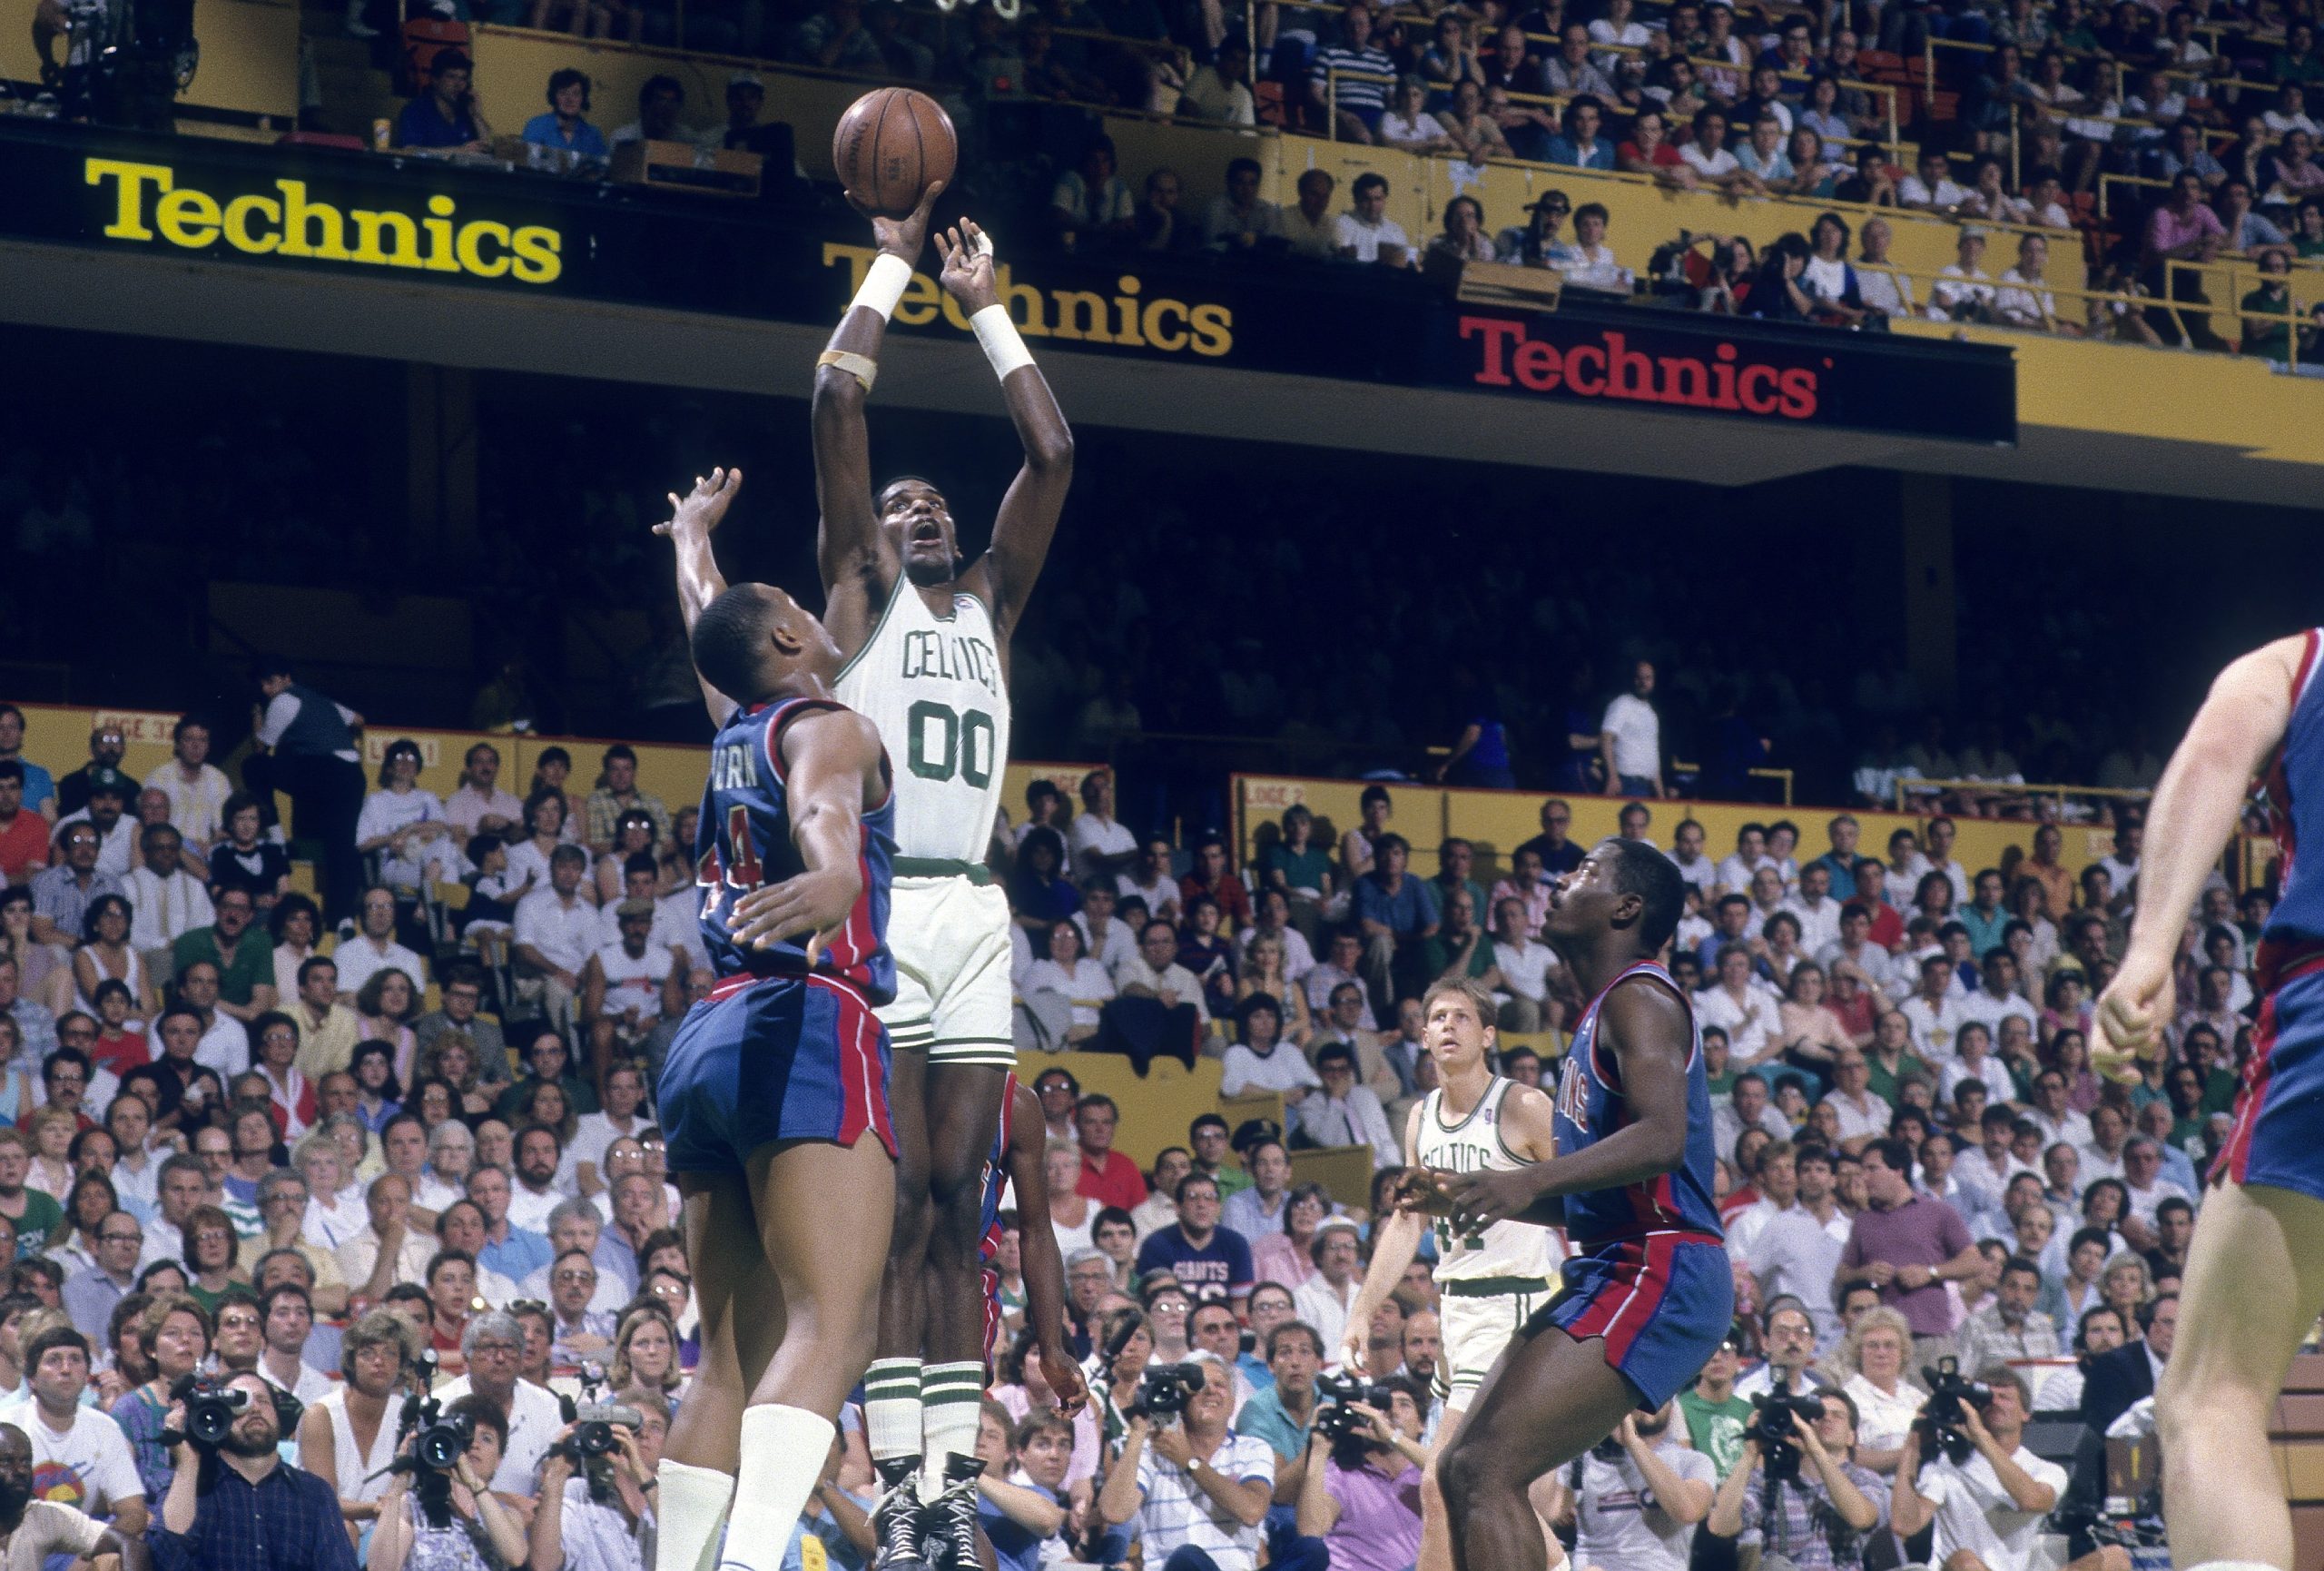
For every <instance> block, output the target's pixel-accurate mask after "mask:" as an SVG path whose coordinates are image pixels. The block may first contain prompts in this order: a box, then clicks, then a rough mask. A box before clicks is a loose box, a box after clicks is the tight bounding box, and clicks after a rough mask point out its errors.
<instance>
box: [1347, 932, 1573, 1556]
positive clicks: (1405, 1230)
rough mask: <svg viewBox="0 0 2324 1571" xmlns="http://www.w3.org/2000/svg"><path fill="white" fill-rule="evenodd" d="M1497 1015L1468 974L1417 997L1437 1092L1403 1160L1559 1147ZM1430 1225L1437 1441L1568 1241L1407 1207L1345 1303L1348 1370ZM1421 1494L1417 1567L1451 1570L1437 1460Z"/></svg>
mask: <svg viewBox="0 0 2324 1571" xmlns="http://www.w3.org/2000/svg"><path fill="white" fill-rule="evenodd" d="M1494 1013H1495V1010H1494V1007H1493V1000H1492V994H1491V993H1487V992H1486V991H1485V990H1484V989H1483V988H1482V987H1481V986H1479V985H1478V984H1477V983H1474V982H1472V981H1469V980H1467V979H1465V978H1463V979H1460V980H1455V981H1444V982H1440V983H1437V984H1436V985H1435V986H1433V987H1432V988H1430V989H1429V990H1428V993H1427V994H1426V996H1424V997H1423V999H1422V1000H1421V1020H1422V1025H1421V1045H1422V1047H1423V1049H1425V1050H1426V1052H1427V1053H1428V1055H1429V1057H1431V1058H1432V1059H1434V1060H1435V1061H1436V1072H1437V1082H1438V1089H1436V1090H1435V1091H1432V1092H1429V1093H1428V1095H1427V1096H1425V1097H1423V1099H1422V1100H1421V1101H1420V1102H1418V1103H1417V1104H1415V1105H1414V1106H1413V1110H1412V1112H1410V1113H1408V1114H1407V1115H1405V1119H1404V1160H1405V1161H1406V1163H1407V1164H1408V1165H1409V1166H1411V1167H1412V1168H1413V1170H1415V1171H1421V1172H1425V1171H1428V1170H1430V1169H1435V1170H1437V1171H1443V1172H1474V1171H1514V1170H1516V1169H1519V1168H1522V1167H1530V1166H1531V1165H1532V1164H1533V1163H1535V1162H1539V1161H1548V1160H1549V1159H1550V1157H1551V1155H1552V1154H1553V1152H1554V1151H1555V1149H1556V1143H1555V1132H1554V1130H1553V1128H1552V1124H1553V1116H1554V1113H1555V1106H1554V1103H1553V1102H1551V1098H1550V1095H1549V1093H1548V1092H1544V1091H1541V1090H1539V1089H1538V1088H1536V1087H1533V1086H1530V1085H1522V1084H1520V1083H1519V1082H1516V1081H1513V1080H1511V1079H1509V1078H1507V1077H1506V1076H1504V1075H1498V1074H1495V1073H1494V1072H1492V1068H1491V1066H1490V1064H1489V1062H1488V1055H1489V1054H1490V1052H1492V1047H1493V1044H1494V1040H1495V1033H1494V1029H1493V1024H1492V1021H1493V1016H1494ZM1432 1227H1433V1229H1434V1230H1435V1232H1436V1266H1435V1272H1434V1274H1435V1277H1436V1284H1437V1288H1438V1290H1439V1291H1440V1292H1441V1294H1442V1295H1443V1303H1442V1305H1441V1307H1440V1309H1439V1311H1438V1318H1439V1320H1440V1321H1441V1323H1442V1326H1443V1337H1444V1351H1443V1359H1442V1361H1441V1362H1440V1364H1439V1365H1438V1368H1439V1370H1440V1374H1439V1376H1438V1379H1439V1381H1440V1384H1441V1385H1442V1387H1443V1396H1444V1419H1443V1424H1442V1425H1441V1426H1440V1427H1439V1428H1438V1432H1437V1435H1436V1444H1437V1446H1438V1447H1443V1445H1444V1444H1445V1443H1446V1442H1447V1441H1449V1440H1450V1439H1451V1438H1452V1436H1453V1434H1454V1433H1455V1431H1457V1430H1458V1429H1459V1428H1460V1425H1461V1415H1462V1413H1463V1412H1465V1411H1466V1410H1467V1408H1468V1407H1469V1404H1470V1403H1471V1402H1472V1400H1473V1399H1474V1398H1475V1397H1476V1394H1477V1388H1478V1387H1479V1386H1480V1385H1481V1384H1482V1382H1483V1380H1484V1378H1485V1374H1486V1371H1488V1370H1490V1369H1491V1368H1492V1366H1493V1363H1494V1361H1495V1360H1496V1359H1499V1358H1500V1357H1501V1352H1502V1349H1503V1348H1505V1347H1507V1346H1508V1345H1509V1339H1510V1338H1512V1336H1514V1335H1516V1333H1517V1329H1518V1328H1519V1327H1521V1326H1522V1325H1523V1324H1524V1323H1525V1321H1526V1319H1527V1318H1528V1317H1530V1316H1531V1314H1532V1313H1533V1311H1534V1310H1535V1309H1539V1308H1541V1306H1542V1305H1543V1304H1545V1303H1547V1302H1548V1301H1549V1299H1550V1295H1551V1292H1552V1291H1554V1289H1555V1286H1556V1281H1557V1273H1558V1265H1559V1263H1560V1262H1561V1260H1564V1258H1565V1247H1564V1245H1563V1244H1562V1242H1561V1241H1560V1240H1559V1238H1558V1235H1557V1234H1556V1233H1554V1232H1552V1231H1551V1230H1549V1229H1548V1228H1542V1227H1536V1226H1533V1225H1532V1224H1531V1223H1528V1222H1520V1221H1499V1222H1493V1223H1491V1224H1489V1225H1488V1226H1486V1227H1484V1228H1483V1229H1482V1230H1477V1231H1474V1232H1468V1233H1463V1232H1460V1231H1458V1230H1455V1229H1454V1227H1453V1224H1452V1221H1451V1220H1449V1219H1447V1218H1443V1217H1437V1218H1431V1217H1428V1216H1425V1215H1423V1213H1422V1212H1421V1211H1420V1210H1410V1209H1399V1210H1397V1211H1396V1212H1395V1214H1394V1215H1393V1216H1391V1217H1390V1218H1389V1219H1388V1220H1387V1222H1386V1224H1385V1225H1384V1227H1383V1228H1382V1229H1381V1230H1380V1235H1379V1237H1378V1239H1377V1240H1375V1242H1374V1246H1373V1250H1372V1267H1371V1269H1370V1270H1368V1271H1366V1272H1365V1273H1364V1286H1363V1288H1362V1289H1360V1290H1359V1291H1358V1292H1357V1294H1356V1296H1355V1303H1354V1306H1353V1307H1352V1308H1350V1309H1349V1310H1348V1317H1347V1339H1346V1344H1345V1346H1344V1347H1343V1348H1342V1349H1341V1357H1342V1358H1343V1359H1345V1360H1346V1361H1347V1363H1348V1364H1349V1365H1350V1366H1351V1367H1361V1366H1362V1364H1363V1361H1364V1344H1365V1342H1366V1340H1367V1339H1369V1337H1370V1334H1371V1328H1372V1316H1373V1313H1374V1311H1375V1310H1376V1309H1379V1307H1380V1306H1381V1304H1382V1303H1383V1302H1384V1301H1385V1300H1386V1299H1387V1297H1388V1295H1389V1294H1390V1293H1391V1292H1393V1290H1394V1289H1395V1287H1396V1284H1397V1283H1399V1282H1401V1281H1403V1277H1404V1271H1405V1270H1406V1269H1407V1268H1408V1267H1410V1266H1411V1264H1412V1263H1413V1259H1414V1258H1415V1257H1416V1256H1417V1255H1418V1254H1419V1252H1420V1244H1421V1236H1422V1234H1423V1232H1424V1231H1426V1230H1429V1229H1430V1228H1432ZM1421 1490H1422V1493H1421V1502H1422V1512H1421V1549H1420V1566H1421V1571H1448V1568H1449V1567H1450V1566H1452V1542H1451V1540H1450V1538H1449V1537H1448V1536H1447V1535H1446V1533H1445V1527H1444V1497H1443V1494H1442V1493H1441V1492H1440V1491H1439V1490H1438V1488H1437V1486H1436V1469H1435V1467H1434V1464H1433V1462H1432V1464H1431V1465H1430V1467H1429V1469H1428V1471H1427V1472H1426V1474H1425V1475H1424V1476H1423V1480H1422V1485H1421ZM1544 1493H1545V1494H1546V1490H1545V1491H1544Z"/></svg>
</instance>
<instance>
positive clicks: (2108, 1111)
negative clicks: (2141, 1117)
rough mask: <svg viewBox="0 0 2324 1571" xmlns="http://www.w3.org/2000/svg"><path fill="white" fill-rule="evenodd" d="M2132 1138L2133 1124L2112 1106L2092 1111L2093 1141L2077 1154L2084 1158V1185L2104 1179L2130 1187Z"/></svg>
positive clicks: (2103, 1104) (2109, 1103)
mask: <svg viewBox="0 0 2324 1571" xmlns="http://www.w3.org/2000/svg"><path fill="white" fill-rule="evenodd" d="M2130 1138H2131V1125H2130V1121H2129V1120H2127V1119H2125V1118H2124V1117H2123V1116H2122V1111H2121V1110H2120V1109H2118V1108H2116V1107H2115V1106H2114V1105H2113V1104H2112V1103H2111V1102H2100V1103H2099V1104H2098V1105H2097V1106H2096V1107H2093V1108H2092V1109H2091V1110H2090V1139H2089V1140H2088V1141H2085V1142H2084V1143H2083V1147H2082V1150H2081V1151H2079V1152H2078V1153H2076V1154H2078V1155H2079V1156H2080V1157H2081V1158H2082V1181H2083V1184H2084V1185H2085V1186H2087V1185H2090V1184H2093V1183H2096V1182H2097V1181H2099V1180H2100V1179H2102V1178H2111V1179H2123V1181H2124V1182H2125V1183H2126V1184H2127V1182H2128V1179H2127V1178H2126V1177H2125V1174H2126V1171H2127V1169H2128V1166H2129V1146H2130ZM2157 1203H2158V1204H2159V1203H2161V1202H2160V1201H2158V1202H2157Z"/></svg>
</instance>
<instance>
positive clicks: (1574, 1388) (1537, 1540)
mask: <svg viewBox="0 0 2324 1571" xmlns="http://www.w3.org/2000/svg"><path fill="white" fill-rule="evenodd" d="M1638 1401H1639V1398H1638V1392H1637V1391H1636V1390H1635V1389H1633V1388H1631V1386H1630V1381H1628V1380H1627V1379H1625V1378H1623V1377H1622V1376H1621V1375H1620V1373H1618V1372H1617V1371H1616V1370H1615V1369H1614V1368H1613V1367H1612V1366H1611V1365H1610V1364H1608V1363H1607V1362H1606V1356H1605V1352H1604V1350H1603V1348H1602V1346H1601V1345H1600V1339H1598V1338H1595V1337H1592V1338H1590V1339H1589V1340H1587V1341H1580V1342H1577V1341H1575V1340H1574V1339H1572V1338H1571V1337H1570V1336H1568V1335H1567V1334H1566V1333H1565V1332H1564V1331H1562V1330H1561V1329H1558V1328H1557V1327H1556V1326H1543V1327H1542V1328H1541V1329H1540V1330H1539V1331H1537V1332H1535V1333H1534V1334H1533V1335H1531V1336H1530V1337H1523V1338H1521V1339H1518V1340H1516V1341H1513V1342H1512V1343H1511V1344H1510V1347H1509V1351H1508V1352H1507V1353H1505V1354H1503V1355H1502V1359H1501V1362H1500V1363H1498V1364H1496V1365H1495V1366H1494V1367H1493V1371H1492V1374H1491V1375H1489V1376H1487V1377H1486V1378H1485V1383H1484V1386H1483V1388H1482V1389H1481V1390H1480V1391H1479V1392H1478V1393H1477V1399H1476V1401H1475V1402H1474V1403H1473V1404H1472V1406H1471V1407H1470V1408H1469V1411H1468V1415H1467V1418H1466V1419H1465V1420H1464V1421H1463V1422H1462V1426H1461V1433H1460V1435H1459V1436H1458V1438H1455V1440H1454V1441H1453V1443H1452V1446H1451V1447H1449V1448H1447V1449H1446V1450H1444V1451H1443V1452H1441V1453H1439V1455H1438V1457H1437V1477H1438V1481H1439V1484H1440V1486H1441V1487H1443V1491H1444V1501H1445V1505H1446V1507H1447V1517H1448V1519H1449V1521H1450V1522H1451V1523H1452V1562H1453V1564H1454V1565H1455V1566H1458V1567H1460V1571H1546V1568H1547V1567H1548V1566H1549V1563H1550V1561H1549V1551H1548V1548H1547V1547H1546V1546H1544V1544H1543V1543H1542V1540H1541V1518H1540V1517H1538V1516H1536V1515H1535V1514H1534V1509H1533V1503H1532V1500H1531V1497H1530V1495H1529V1487H1530V1486H1531V1484H1532V1482H1533V1480H1535V1479H1536V1478H1539V1477H1541V1475H1542V1474H1544V1473H1547V1472H1548V1471H1550V1469H1551V1468H1552V1467H1561V1466H1563V1465H1564V1464H1565V1463H1567V1462H1571V1460H1573V1458H1575V1457H1579V1456H1581V1454H1582V1453H1583V1452H1584V1451H1587V1450H1588V1449H1590V1447H1592V1446H1594V1445H1596V1444H1597V1443H1598V1442H1599V1441H1600V1440H1602V1439H1604V1438H1606V1437H1607V1436H1608V1435H1610V1434H1612V1433H1613V1431H1614V1426H1615V1425H1617V1424H1619V1423H1620V1422H1621V1421H1622V1416H1623V1415H1624V1414H1625V1413H1628V1412H1630V1410H1631V1409H1633V1408H1636V1407H1637V1406H1638Z"/></svg>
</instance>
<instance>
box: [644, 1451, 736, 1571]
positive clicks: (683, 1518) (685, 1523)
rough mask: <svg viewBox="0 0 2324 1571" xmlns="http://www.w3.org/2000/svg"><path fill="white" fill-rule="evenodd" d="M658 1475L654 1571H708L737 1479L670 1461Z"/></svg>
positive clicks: (665, 1460) (667, 1460)
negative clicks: (658, 1525)
mask: <svg viewBox="0 0 2324 1571" xmlns="http://www.w3.org/2000/svg"><path fill="white" fill-rule="evenodd" d="M654 1477H655V1480H656V1481H657V1482H658V1483H659V1485H660V1487H659V1488H657V1489H656V1490H655V1520H656V1521H657V1522H658V1523H659V1524H660V1536H659V1537H658V1538H657V1539H656V1540H655V1550H654V1571H709V1568H710V1567H711V1566H714V1564H715V1562H714V1560H713V1559H712V1557H711V1556H712V1551H713V1550H714V1549H715V1548H716V1546H717V1544H718V1529H719V1528H720V1527H724V1525H725V1522H726V1505H727V1502H729V1501H730V1500H732V1499H734V1474H732V1473H721V1472H718V1471H716V1470H715V1469H714V1468H710V1467H694V1465H693V1464H691V1463H688V1462H673V1461H671V1460H670V1459H669V1458H668V1457H664V1458H663V1459H662V1466H661V1467H660V1468H658V1469H657V1470H656V1471H655V1475H654Z"/></svg>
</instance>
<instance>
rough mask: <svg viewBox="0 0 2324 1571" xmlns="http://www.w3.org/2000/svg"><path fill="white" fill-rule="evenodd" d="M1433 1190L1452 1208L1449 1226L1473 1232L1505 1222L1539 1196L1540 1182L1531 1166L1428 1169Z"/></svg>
mask: <svg viewBox="0 0 2324 1571" xmlns="http://www.w3.org/2000/svg"><path fill="white" fill-rule="evenodd" d="M1430 1171H1431V1173H1432V1174H1433V1177H1434V1178H1435V1180H1436V1187H1437V1189H1438V1190H1439V1191H1441V1192H1442V1193H1443V1196H1444V1199H1445V1200H1447V1201H1448V1202H1449V1203H1450V1206H1451V1208H1452V1225H1453V1226H1454V1227H1456V1228H1460V1229H1462V1230H1470V1231H1473V1230H1476V1229H1479V1228H1482V1227H1485V1226H1488V1225H1490V1224H1491V1223H1493V1222H1500V1221H1507V1220H1509V1219H1510V1218H1512V1217H1513V1216H1517V1215H1519V1214H1520V1213H1521V1212H1523V1211H1524V1210H1527V1209H1528V1208H1529V1207H1531V1205H1532V1203H1533V1202H1534V1201H1535V1200H1539V1199H1541V1180H1540V1179H1539V1178H1538V1177H1536V1176H1535V1172H1536V1170H1535V1169H1533V1168H1520V1169H1518V1170H1517V1171H1514V1172H1483V1171H1480V1172H1447V1171H1444V1170H1443V1169H1442V1168H1434V1169H1431V1170H1430Z"/></svg>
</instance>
